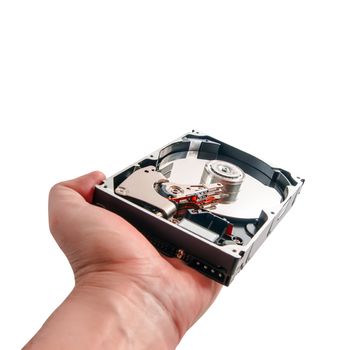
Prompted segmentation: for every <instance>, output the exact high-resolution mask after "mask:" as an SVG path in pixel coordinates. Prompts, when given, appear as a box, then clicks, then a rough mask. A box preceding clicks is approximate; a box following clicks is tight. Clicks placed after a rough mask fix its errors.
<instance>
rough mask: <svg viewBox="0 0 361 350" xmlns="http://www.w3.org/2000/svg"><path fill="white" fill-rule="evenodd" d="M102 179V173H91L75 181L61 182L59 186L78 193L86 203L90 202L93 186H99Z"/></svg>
mask: <svg viewBox="0 0 361 350" xmlns="http://www.w3.org/2000/svg"><path fill="white" fill-rule="evenodd" d="M104 179H105V175H104V174H103V173H102V172H100V171H93V172H91V173H89V174H86V175H83V176H80V177H77V178H76V179H73V180H68V181H64V182H61V183H60V184H59V185H61V186H65V187H68V188H71V189H72V190H74V191H76V192H78V193H79V194H80V195H81V196H82V197H83V198H84V199H85V200H86V201H87V202H91V201H92V199H93V193H94V187H95V185H98V184H100V183H101V182H102V181H103V180H104Z"/></svg>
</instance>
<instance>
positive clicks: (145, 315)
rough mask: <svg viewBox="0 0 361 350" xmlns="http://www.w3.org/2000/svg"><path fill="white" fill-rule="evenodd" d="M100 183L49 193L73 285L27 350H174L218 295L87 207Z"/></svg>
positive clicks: (210, 284) (76, 183)
mask: <svg viewBox="0 0 361 350" xmlns="http://www.w3.org/2000/svg"><path fill="white" fill-rule="evenodd" d="M103 179H104V175H103V174H102V173H101V172H92V173H90V174H87V175H84V176H81V177H79V178H76V179H74V180H70V181H65V182H62V183H59V184H57V185H55V186H54V187H53V188H52V189H51V191H50V194H49V226H50V231H51V233H52V235H53V236H54V239H55V240H56V242H57V243H58V245H59V246H60V248H61V249H62V251H63V252H64V254H65V255H66V257H67V258H68V260H69V263H70V265H71V267H72V269H73V271H74V277H75V286H74V289H73V290H72V292H71V293H70V294H69V296H68V297H67V298H66V299H65V301H64V302H63V303H62V304H61V305H60V306H59V307H58V308H57V309H56V310H55V311H54V312H53V314H52V315H51V316H50V317H49V318H48V320H47V321H46V322H45V323H44V325H43V326H42V327H41V329H40V330H39V331H38V333H37V334H36V335H35V336H34V337H33V339H31V340H30V342H29V343H28V344H27V345H26V346H25V347H24V349H25V350H35V349H36V350H42V349H52V350H60V349H62V350H63V349H64V350H65V349H66V350H72V349H77V350H82V349H84V350H85V349H86V350H92V349H94V350H97V349H102V350H108V349H109V350H113V349H114V350H115V349H157V350H158V349H159V350H161V349H174V348H175V347H176V346H177V345H178V343H179V342H180V340H181V338H182V337H183V335H184V334H185V333H186V331H187V330H188V329H189V328H190V327H191V326H192V325H193V324H194V323H195V322H196V321H197V320H198V319H199V318H200V317H201V316H202V314H203V313H204V312H205V311H206V310H207V309H208V308H209V306H210V305H211V304H212V302H213V301H214V299H215V298H216V296H217V295H218V293H219V291H220V289H221V285H220V284H218V283H216V282H214V281H212V280H210V279H208V278H206V277H204V276H203V275H201V274H199V273H198V272H196V271H194V270H192V269H190V268H189V267H187V266H186V265H185V264H183V263H182V262H180V261H179V260H177V259H171V258H165V257H163V256H161V255H160V254H159V253H158V252H157V251H156V250H155V248H154V247H153V246H152V245H151V244H150V243H149V242H148V241H147V240H146V239H145V238H144V237H143V235H142V234H141V233H140V232H139V231H137V230H136V229H135V228H134V227H133V226H132V225H130V224H129V223H128V222H127V221H125V220H124V219H122V218H121V217H120V216H118V215H116V214H113V213H111V212H109V211H107V210H105V209H103V208H100V207H97V206H94V205H92V204H90V203H91V200H92V197H93V191H94V186H95V185H96V184H99V183H101V182H102V180H103Z"/></svg>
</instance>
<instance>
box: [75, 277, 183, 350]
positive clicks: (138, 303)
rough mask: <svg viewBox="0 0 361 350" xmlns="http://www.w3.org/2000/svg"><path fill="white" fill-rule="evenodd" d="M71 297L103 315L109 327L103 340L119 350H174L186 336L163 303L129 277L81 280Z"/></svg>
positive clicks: (96, 313)
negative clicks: (107, 339)
mask: <svg viewBox="0 0 361 350" xmlns="http://www.w3.org/2000/svg"><path fill="white" fill-rule="evenodd" d="M70 297H71V299H73V300H79V301H80V300H82V302H83V303H86V304H87V305H89V307H91V308H94V311H95V315H102V316H101V317H103V318H104V321H105V323H106V324H107V334H105V336H104V338H110V339H117V340H116V342H117V343H118V344H122V345H121V346H119V349H120V348H121V349H133V348H134V349H159V350H161V349H175V347H176V346H177V345H178V343H179V341H180V339H181V337H182V335H183V334H181V332H180V330H179V329H178V325H177V324H176V322H175V320H174V317H173V315H172V313H171V312H170V310H169V309H168V308H167V306H166V305H165V304H164V303H163V302H162V300H161V299H160V298H159V297H157V296H156V295H154V294H153V293H151V292H150V291H149V289H148V288H143V287H142V286H140V285H139V283H137V282H136V281H132V279H131V278H129V276H126V277H122V276H121V275H119V274H118V273H112V272H96V273H93V274H89V275H87V276H82V278H81V279H79V280H78V281H77V283H76V287H75V288H74V290H73V292H72V293H71V296H70ZM97 317H98V316H97ZM110 333H111V334H110ZM111 349H113V348H111ZM114 349H118V347H114Z"/></svg>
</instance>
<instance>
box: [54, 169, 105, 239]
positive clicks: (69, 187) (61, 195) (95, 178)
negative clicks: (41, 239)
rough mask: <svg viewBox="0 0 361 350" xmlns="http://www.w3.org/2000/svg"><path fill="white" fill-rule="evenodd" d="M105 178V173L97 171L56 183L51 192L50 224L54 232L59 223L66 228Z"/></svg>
mask: <svg viewBox="0 0 361 350" xmlns="http://www.w3.org/2000/svg"><path fill="white" fill-rule="evenodd" d="M103 179H104V174H102V173H101V172H98V171H95V172H92V173H89V174H87V175H83V176H80V177H78V178H76V179H73V180H69V181H64V182H60V183H58V184H56V185H55V186H53V188H52V189H51V190H50V193H49V225H50V229H51V231H52V232H54V231H55V230H56V229H57V228H58V226H59V224H60V223H61V226H62V227H63V228H66V229H70V227H67V225H66V223H67V222H71V221H72V220H71V219H72V217H74V215H75V214H76V211H77V208H80V207H83V206H84V205H86V204H87V202H86V201H88V202H90V201H91V200H92V197H93V192H94V187H95V185H96V184H97V183H100V182H101V181H102V180H103Z"/></svg>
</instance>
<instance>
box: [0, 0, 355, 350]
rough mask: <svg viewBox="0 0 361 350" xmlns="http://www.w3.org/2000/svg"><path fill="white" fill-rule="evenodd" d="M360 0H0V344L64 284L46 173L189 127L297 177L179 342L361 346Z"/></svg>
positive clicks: (108, 161)
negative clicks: (280, 213)
mask: <svg viewBox="0 0 361 350" xmlns="http://www.w3.org/2000/svg"><path fill="white" fill-rule="evenodd" d="M360 16H361V13H360V7H359V2H358V1H345V0H343V1H331V0H328V1H317V0H312V1H308V0H305V1H297V2H296V1H257V0H256V1H209V0H208V1H194V0H193V1H181V2H180V1H177V2H175V1H128V2H125V1H123V2H122V1H106V2H99V1H67V0H65V1H45V0H44V1H36V0H34V1H16V0H14V1H0V120H1V122H0V123H1V125H0V155H1V158H0V167H1V172H0V184H1V189H0V240H1V241H0V272H1V282H0V283H1V284H0V323H1V325H0V349H4V350H8V349H19V348H20V347H21V346H22V345H24V343H26V342H27V341H28V339H29V338H30V337H31V336H32V335H33V334H34V333H35V331H36V330H37V329H38V328H39V327H40V326H41V324H42V323H43V322H44V320H45V319H46V317H47V316H48V315H49V314H50V313H51V312H52V310H53V309H54V308H55V307H56V306H57V305H58V304H59V303H60V302H61V301H62V300H63V298H65V296H66V295H67V293H68V292H69V291H70V290H71V288H72V285H73V279H72V273H71V270H70V268H69V266H68V264H67V261H66V259H65V258H64V256H63V255H62V253H61V251H60V249H59V248H58V247H57V245H56V244H55V242H54V241H53V239H52V238H51V235H50V234H49V231H48V226H47V194H48V190H49V188H50V187H51V185H52V184H54V183H55V182H58V181H60V180H63V179H68V178H72V177H75V176H78V175H81V174H83V173H86V172H88V171H91V170H95V169H99V170H102V171H103V172H105V173H106V174H107V175H111V174H113V173H115V172H116V171H118V170H120V169H122V168H124V167H125V166H127V165H129V164H130V163H132V162H133V161H135V160H137V159H139V158H140V157H142V156H144V155H145V154H147V153H149V152H150V151H152V150H154V149H156V148H158V147H160V146H162V145H163V144H165V143H167V142H169V141H170V140H172V139H174V138H176V137H178V136H180V135H181V134H183V133H185V132H187V131H189V130H191V129H193V128H194V129H199V130H202V131H204V132H207V133H209V134H211V135H213V136H215V137H217V138H219V139H221V140H224V141H227V142H228V143H230V144H232V145H235V146H237V147H239V148H241V149H243V150H245V151H248V152H250V153H251V154H254V155H256V156H258V157H260V158H261V159H264V160H265V161H267V162H270V163H271V164H272V165H274V166H280V167H283V168H285V169H288V170H291V171H292V172H293V173H294V174H295V175H297V176H303V177H305V178H306V184H305V186H304V189H303V191H302V193H301V195H300V197H299V198H298V200H297V201H296V204H295V206H294V208H293V209H292V210H291V212H290V213H289V214H288V215H287V216H286V217H285V218H284V220H283V222H282V223H281V224H280V225H279V226H278V227H277V229H276V230H275V231H274V232H273V234H272V235H271V236H270V238H269V239H268V240H267V241H266V242H265V244H264V245H263V246H262V247H261V249H260V250H259V251H258V252H257V253H256V255H255V256H254V258H253V259H252V260H251V261H250V263H249V264H248V265H247V266H246V268H245V269H244V270H243V271H242V272H241V273H240V274H239V275H238V276H237V278H236V279H235V281H234V283H233V284H232V285H231V286H230V287H229V288H224V289H223V291H222V293H221V295H220V297H219V298H218V299H217V301H216V302H215V304H214V306H213V307H212V308H211V309H210V310H209V312H208V313H207V314H206V315H205V316H204V317H203V318H202V319H201V320H200V321H199V322H198V323H197V324H196V325H195V326H194V327H193V328H192V329H191V330H190V331H189V332H188V333H187V335H186V336H185V337H184V339H183V341H182V343H181V344H180V346H179V347H178V349H180V350H185V349H220V348H221V349H247V350H253V349H257V350H258V349H278V350H281V349H287V350H289V349H293V350H297V349H348V350H352V349H360V348H361V340H360V337H361V336H360V325H361V316H360V315H361V305H360V304H361V303H360V295H361V288H360V269H361V262H360V261H361V259H360V255H361V253H360V251H361V232H360V224H359V220H360V215H359V210H360V191H359V187H360V170H361V169H360V156H359V149H360V148H361V147H360V146H361V145H360V127H359V124H358V121H359V118H360V112H361V108H360V96H361V95H360V93H361V84H360V81H361V69H360V66H361V64H360V63H361V51H360V43H361V40H360V39H361V35H360V33H361V25H360Z"/></svg>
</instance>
